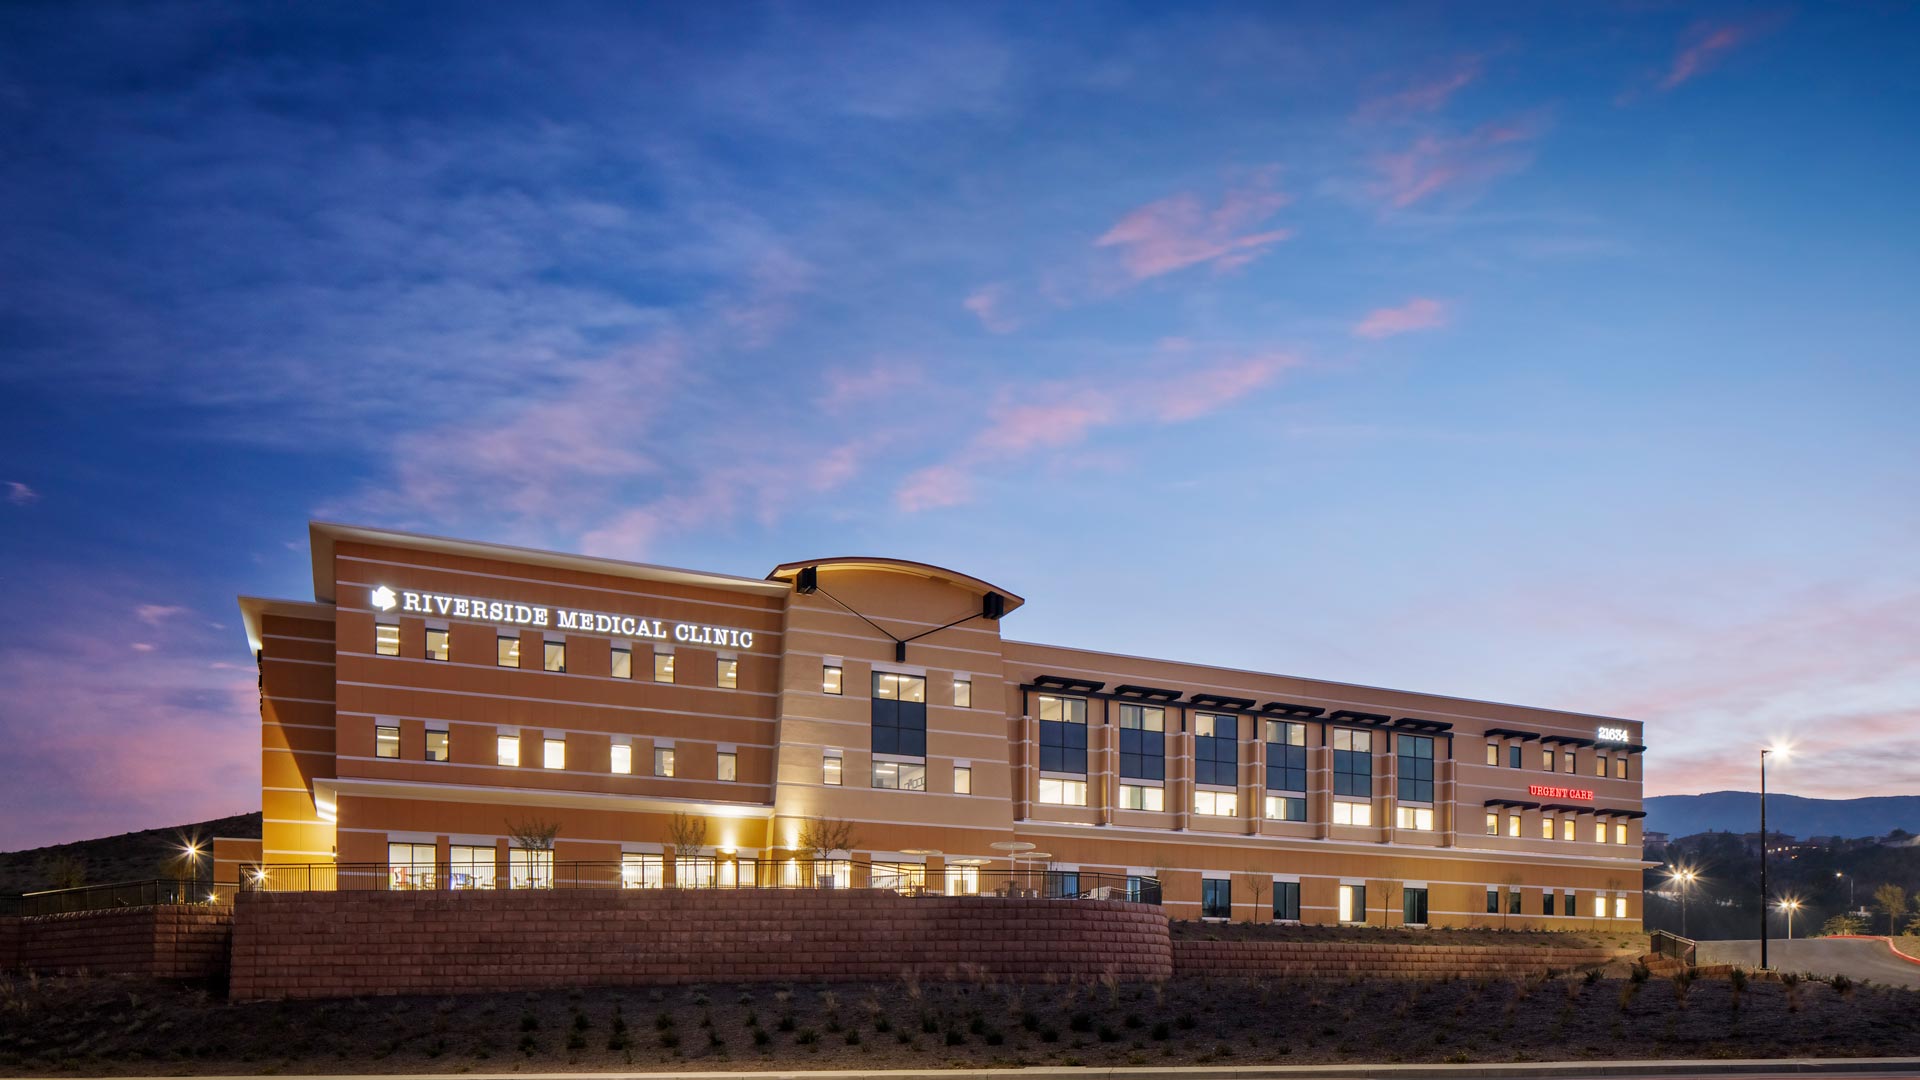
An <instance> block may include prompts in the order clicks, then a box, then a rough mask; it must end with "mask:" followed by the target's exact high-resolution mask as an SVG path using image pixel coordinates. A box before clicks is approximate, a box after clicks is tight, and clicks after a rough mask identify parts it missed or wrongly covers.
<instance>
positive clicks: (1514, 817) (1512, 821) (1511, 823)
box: [1507, 814, 1520, 836]
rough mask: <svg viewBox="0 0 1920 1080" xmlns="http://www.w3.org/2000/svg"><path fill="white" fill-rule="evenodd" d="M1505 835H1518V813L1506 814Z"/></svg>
mask: <svg viewBox="0 0 1920 1080" xmlns="http://www.w3.org/2000/svg"><path fill="white" fill-rule="evenodd" d="M1507 835H1508V836H1519V835H1520V815H1519V814H1508V815H1507Z"/></svg>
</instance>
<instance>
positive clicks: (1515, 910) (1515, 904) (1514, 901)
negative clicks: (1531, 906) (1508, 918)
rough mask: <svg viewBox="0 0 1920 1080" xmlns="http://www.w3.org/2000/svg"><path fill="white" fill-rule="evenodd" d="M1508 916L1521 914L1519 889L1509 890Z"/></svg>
mask: <svg viewBox="0 0 1920 1080" xmlns="http://www.w3.org/2000/svg"><path fill="white" fill-rule="evenodd" d="M1507 914H1509V915H1518V914H1520V890H1519V889H1508V890H1507Z"/></svg>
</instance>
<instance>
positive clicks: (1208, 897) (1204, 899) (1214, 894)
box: [1200, 878, 1233, 919]
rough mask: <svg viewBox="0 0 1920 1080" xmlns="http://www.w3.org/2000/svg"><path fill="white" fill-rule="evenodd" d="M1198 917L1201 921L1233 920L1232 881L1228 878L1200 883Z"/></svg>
mask: <svg viewBox="0 0 1920 1080" xmlns="http://www.w3.org/2000/svg"><path fill="white" fill-rule="evenodd" d="M1200 917H1201V918H1203V919H1231V918H1233V881H1232V880H1231V879H1228V878H1207V879H1206V880H1204V881H1202V882H1201V883H1200Z"/></svg>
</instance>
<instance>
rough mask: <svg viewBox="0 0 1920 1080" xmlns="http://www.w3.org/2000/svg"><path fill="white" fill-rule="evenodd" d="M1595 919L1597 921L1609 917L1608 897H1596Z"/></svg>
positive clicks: (1594, 904) (1594, 903)
mask: <svg viewBox="0 0 1920 1080" xmlns="http://www.w3.org/2000/svg"><path fill="white" fill-rule="evenodd" d="M1593 917H1594V918H1596V919H1604V918H1606V917H1607V898H1606V897H1604V896H1600V895H1598V894H1595V895H1594V898H1593Z"/></svg>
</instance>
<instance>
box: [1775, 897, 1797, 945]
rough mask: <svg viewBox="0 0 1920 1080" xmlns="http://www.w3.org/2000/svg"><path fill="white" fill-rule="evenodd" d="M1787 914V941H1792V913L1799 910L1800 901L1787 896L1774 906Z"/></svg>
mask: <svg viewBox="0 0 1920 1080" xmlns="http://www.w3.org/2000/svg"><path fill="white" fill-rule="evenodd" d="M1774 906H1775V907H1778V908H1779V909H1780V910H1781V911H1784V912H1786V913H1787V940H1788V941H1792V940H1793V913H1794V912H1796V911H1799V910H1800V901H1798V900H1796V899H1794V898H1793V897H1791V896H1789V897H1786V898H1785V899H1783V900H1781V901H1780V902H1779V903H1778V904H1776V905H1774Z"/></svg>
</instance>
